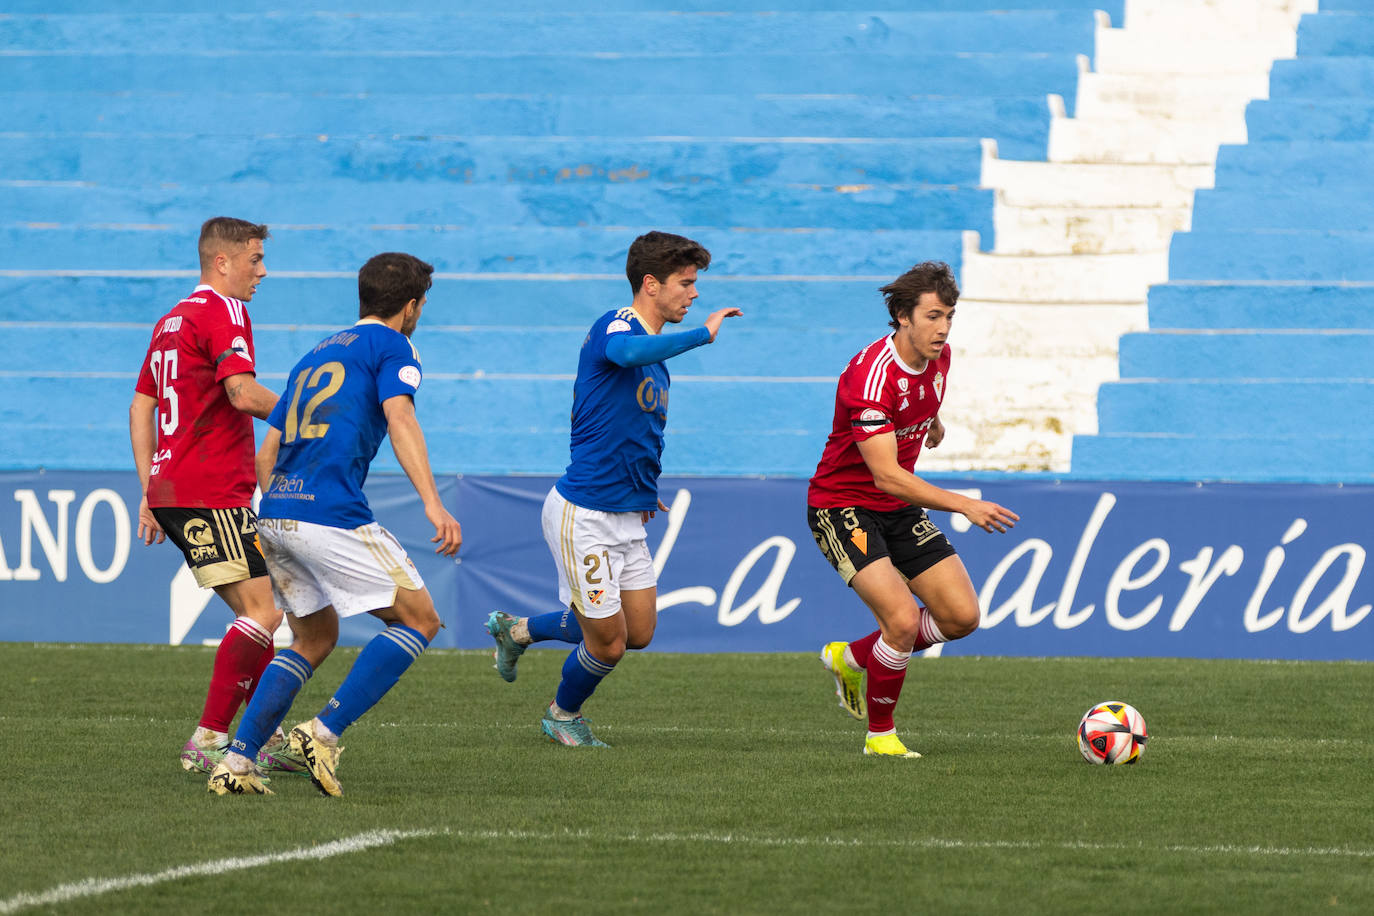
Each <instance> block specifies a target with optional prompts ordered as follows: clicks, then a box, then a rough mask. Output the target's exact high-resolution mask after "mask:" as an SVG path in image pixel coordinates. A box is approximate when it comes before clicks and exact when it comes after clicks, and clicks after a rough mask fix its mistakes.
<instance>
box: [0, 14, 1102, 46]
mask: <svg viewBox="0 0 1374 916" xmlns="http://www.w3.org/2000/svg"><path fill="white" fill-rule="evenodd" d="M270 23H271V25H270V27H268V28H264V27H263V22H262V19H261V17H260V16H259V15H258V14H255V13H239V12H232V13H231V12H218V13H184V14H180V15H165V14H152V15H150V14H145V13H134V14H129V13H122V14H116V15H105V16H99V17H93V16H72V17H53V16H48V17H7V18H5V19H0V46H3V47H6V48H9V49H12V50H15V51H76V52H81V53H92V52H95V53H103V52H107V51H127V50H131V49H142V48H148V49H152V48H173V47H186V46H187V45H188V43H192V45H191V46H192V47H193V48H194V47H196V46H197V45H195V44H194V42H195V40H196V38H198V37H200V36H204V35H208V34H214V33H216V32H218V31H220V30H226V31H228V32H230V33H232V34H234V36H235V39H234V41H233V47H234V49H235V50H236V51H290V52H295V51H317V50H319V51H348V52H366V53H372V52H379V51H395V52H404V53H407V54H417V53H429V52H436V51H438V52H467V53H472V52H481V53H487V54H492V53H502V54H545V53H549V52H551V51H554V52H557V53H566V52H572V51H600V52H608V53H619V52H624V51H626V50H631V49H635V48H637V47H640V46H641V45H642V43H643V42H644V40H645V36H647V35H661V36H671V41H672V45H673V46H674V47H675V48H698V49H703V50H705V49H709V50H711V51H713V52H717V53H719V52H747V53H754V54H758V53H775V52H777V51H778V50H779V49H783V48H785V49H787V50H789V51H792V52H795V53H807V52H817V51H832V52H833V51H876V52H887V53H921V54H924V53H925V52H926V51H927V50H928V49H931V48H938V49H940V50H941V51H943V52H949V51H972V52H986V51H988V50H989V49H997V50H1002V51H1013V50H1016V51H1060V52H1065V51H1066V52H1069V53H1074V52H1081V53H1086V54H1090V53H1092V48H1093V34H1094V30H1095V23H1094V18H1093V14H1092V11H1091V10H1088V9H1077V10H1057V9H1044V10H1008V11H1004V12H1002V13H1000V14H998V15H988V13H987V12H986V11H981V10H973V11H968V10H961V11H952V10H946V11H931V12H925V11H922V12H916V11H912V12H905V11H904V12H894V11H880V12H857V11H855V12H832V11H813V12H787V11H777V12H774V11H769V12H767V13H760V12H713V13H710V14H706V15H691V14H684V13H680V12H636V13H626V12H603V11H600V10H592V9H587V10H580V11H579V10H573V11H569V10H567V9H563V10H559V11H557V12H551V11H543V12H539V13H528V12H508V11H504V10H503V11H500V12H493V11H466V12H450V11H433V10H431V11H426V12H423V13H420V12H401V11H397V10H387V11H385V12H362V13H358V12H347V13H343V12H313V11H312V12H295V11H290V10H284V11H281V12H278V13H277V14H276V15H274V16H273V17H272V18H271V20H270Z"/></svg>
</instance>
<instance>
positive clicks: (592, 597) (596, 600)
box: [587, 588, 606, 607]
mask: <svg viewBox="0 0 1374 916" xmlns="http://www.w3.org/2000/svg"><path fill="white" fill-rule="evenodd" d="M605 597H606V590H605V589H604V588H593V589H591V590H589V591H588V592H587V600H588V601H590V602H591V603H592V607H601V599H602V598H605Z"/></svg>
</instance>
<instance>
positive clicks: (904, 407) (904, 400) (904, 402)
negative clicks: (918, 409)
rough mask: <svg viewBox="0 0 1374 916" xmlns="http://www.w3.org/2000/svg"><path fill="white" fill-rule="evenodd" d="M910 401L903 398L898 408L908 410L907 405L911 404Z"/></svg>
mask: <svg viewBox="0 0 1374 916" xmlns="http://www.w3.org/2000/svg"><path fill="white" fill-rule="evenodd" d="M910 403H911V402H910V401H908V400H907V399H906V398H902V403H900V404H898V405H897V409H898V410H906V408H907V405H908V404H910Z"/></svg>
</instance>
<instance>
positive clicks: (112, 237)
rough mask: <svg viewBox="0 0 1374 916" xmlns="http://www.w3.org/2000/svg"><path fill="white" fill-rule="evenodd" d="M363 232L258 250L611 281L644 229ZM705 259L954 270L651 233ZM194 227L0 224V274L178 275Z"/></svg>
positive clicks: (795, 241) (791, 237)
mask: <svg viewBox="0 0 1374 916" xmlns="http://www.w3.org/2000/svg"><path fill="white" fill-rule="evenodd" d="M647 228H650V227H643V228H634V229H627V228H621V227H580V228H549V227H543V226H539V227H522V228H515V229H511V228H504V227H494V228H467V227H453V226H430V227H417V228H408V229H390V228H378V229H370V228H368V227H365V226H341V227H292V226H287V227H279V228H277V229H275V230H273V232H272V238H271V239H270V240H269V242H268V244H269V245H270V248H269V249H268V259H269V270H270V269H272V268H275V269H277V270H287V271H290V270H295V271H313V270H328V271H334V270H343V271H349V272H352V271H356V270H357V269H358V268H359V267H361V266H362V264H363V263H364V262H365V261H366V260H367V259H368V258H370V257H372V256H373V255H374V254H377V253H378V252H382V251H405V252H408V253H410V254H414V255H416V256H417V257H420V258H423V259H424V260H426V261H429V262H430V263H432V264H433V265H434V266H435V267H436V269H437V270H440V271H454V272H464V273H466V272H496V273H499V272H511V273H590V274H611V275H617V274H621V273H623V272H624V270H625V255H626V252H627V251H628V250H629V246H630V242H632V241H633V240H634V239H635V237H636V236H638V235H639V234H640V233H641V232H643V231H645V229H647ZM652 228H656V229H661V230H664V231H670V232H677V233H679V234H682V235H686V236H689V237H692V238H695V239H696V240H697V241H699V242H701V244H703V245H705V246H706V247H707V248H708V249H710V250H711V252H712V256H713V261H712V263H713V265H714V267H713V269H715V270H717V271H718V272H719V273H730V274H755V275H758V274H765V275H775V274H786V275H802V276H814V275H818V274H822V273H823V274H826V275H830V276H864V277H895V276H897V275H898V274H900V273H902V271H904V270H906V269H907V268H909V267H910V266H911V265H912V264H915V263H916V262H918V261H922V260H926V259H937V260H943V261H945V262H947V263H949V264H950V265H951V266H952V267H954V268H955V269H956V270H958V268H959V263H960V257H961V255H962V251H963V236H962V233H961V232H959V231H957V230H931V231H919V230H916V231H897V230H880V231H876V232H862V231H857V230H851V229H805V230H799V229H751V230H749V231H732V230H722V229H711V228H704V229H703V228H701V227H682V226H664V225H658V226H654V227H652ZM198 231H199V224H198V223H194V224H192V223H187V224H182V225H177V226H161V225H159V226H153V227H137V226H128V227H114V228H95V227H70V226H57V227H52V228H49V227H26V226H16V225H14V224H9V225H4V224H0V270H5V269H11V270H14V269H19V270H42V269H60V270H70V269H73V268H87V269H101V270H110V269H116V268H118V269H125V270H129V269H144V270H147V269H171V270H181V269H184V268H185V266H186V263H187V260H188V259H187V253H188V251H189V250H190V249H191V245H189V244H188V242H187V240H188V239H195V238H196V235H197V232H198Z"/></svg>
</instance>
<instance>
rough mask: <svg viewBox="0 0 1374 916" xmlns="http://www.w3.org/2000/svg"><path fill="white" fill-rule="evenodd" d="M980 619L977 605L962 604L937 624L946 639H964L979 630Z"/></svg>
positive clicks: (951, 610)
mask: <svg viewBox="0 0 1374 916" xmlns="http://www.w3.org/2000/svg"><path fill="white" fill-rule="evenodd" d="M979 618H980V615H979V612H978V605H977V604H961V605H958V606H956V607H954V608H952V609H950V611H949V612H948V613H947V614H946V615H945V619H943V620H937V621H936V622H937V623H938V625H939V627H940V632H941V633H943V634H944V635H945V638H946V639H963V638H964V637H965V636H967V635H969V634H970V633H972V632H973V631H974V630H976V629H978V623H979Z"/></svg>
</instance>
